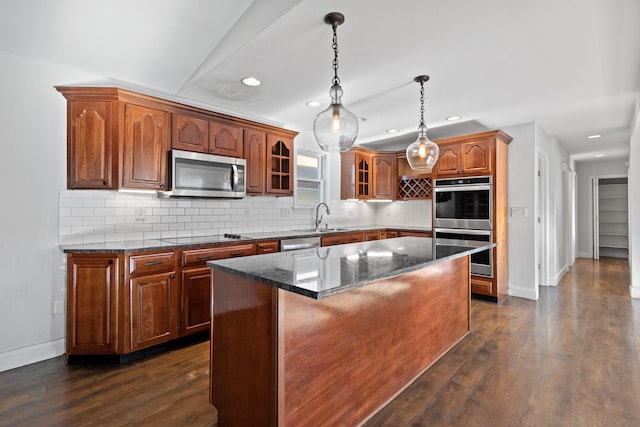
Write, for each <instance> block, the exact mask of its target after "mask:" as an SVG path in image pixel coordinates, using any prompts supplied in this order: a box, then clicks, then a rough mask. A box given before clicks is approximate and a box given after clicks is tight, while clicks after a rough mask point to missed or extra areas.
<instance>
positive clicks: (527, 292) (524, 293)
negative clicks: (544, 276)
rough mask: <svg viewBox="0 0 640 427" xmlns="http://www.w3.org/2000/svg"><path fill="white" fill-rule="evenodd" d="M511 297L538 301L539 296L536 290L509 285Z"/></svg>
mask: <svg viewBox="0 0 640 427" xmlns="http://www.w3.org/2000/svg"><path fill="white" fill-rule="evenodd" d="M509 296H512V297H518V298H526V299H531V300H534V301H536V300H537V299H538V295H536V291H535V289H529V288H520V287H518V286H512V285H509Z"/></svg>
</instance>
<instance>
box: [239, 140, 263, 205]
mask: <svg viewBox="0 0 640 427" xmlns="http://www.w3.org/2000/svg"><path fill="white" fill-rule="evenodd" d="M243 142H244V158H245V160H246V161H247V169H246V170H247V172H246V175H245V185H246V189H247V194H264V191H265V185H264V181H265V177H266V171H265V169H266V160H265V158H266V155H267V134H266V133H265V132H262V131H259V130H254V129H244V132H243Z"/></svg>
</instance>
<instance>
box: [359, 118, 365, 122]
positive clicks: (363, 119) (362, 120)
mask: <svg viewBox="0 0 640 427" xmlns="http://www.w3.org/2000/svg"><path fill="white" fill-rule="evenodd" d="M358 121H359V122H366V121H367V118H366V117H358Z"/></svg>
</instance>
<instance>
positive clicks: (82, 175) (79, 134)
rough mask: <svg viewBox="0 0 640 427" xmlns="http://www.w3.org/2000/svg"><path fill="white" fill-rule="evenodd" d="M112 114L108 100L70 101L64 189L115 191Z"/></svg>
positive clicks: (115, 172) (115, 174)
mask: <svg viewBox="0 0 640 427" xmlns="http://www.w3.org/2000/svg"><path fill="white" fill-rule="evenodd" d="M112 111H113V102H111V101H91V102H82V101H69V103H68V105H67V115H68V118H67V126H68V129H67V188H69V189H81V188H84V189H115V188H117V185H118V184H117V168H116V166H117V160H118V158H117V150H116V148H117V144H115V143H114V140H113V138H114V135H113V117H112Z"/></svg>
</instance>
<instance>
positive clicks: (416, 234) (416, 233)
mask: <svg viewBox="0 0 640 427" xmlns="http://www.w3.org/2000/svg"><path fill="white" fill-rule="evenodd" d="M407 236H413V237H433V234H432V233H431V232H430V231H399V232H398V237H407Z"/></svg>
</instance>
